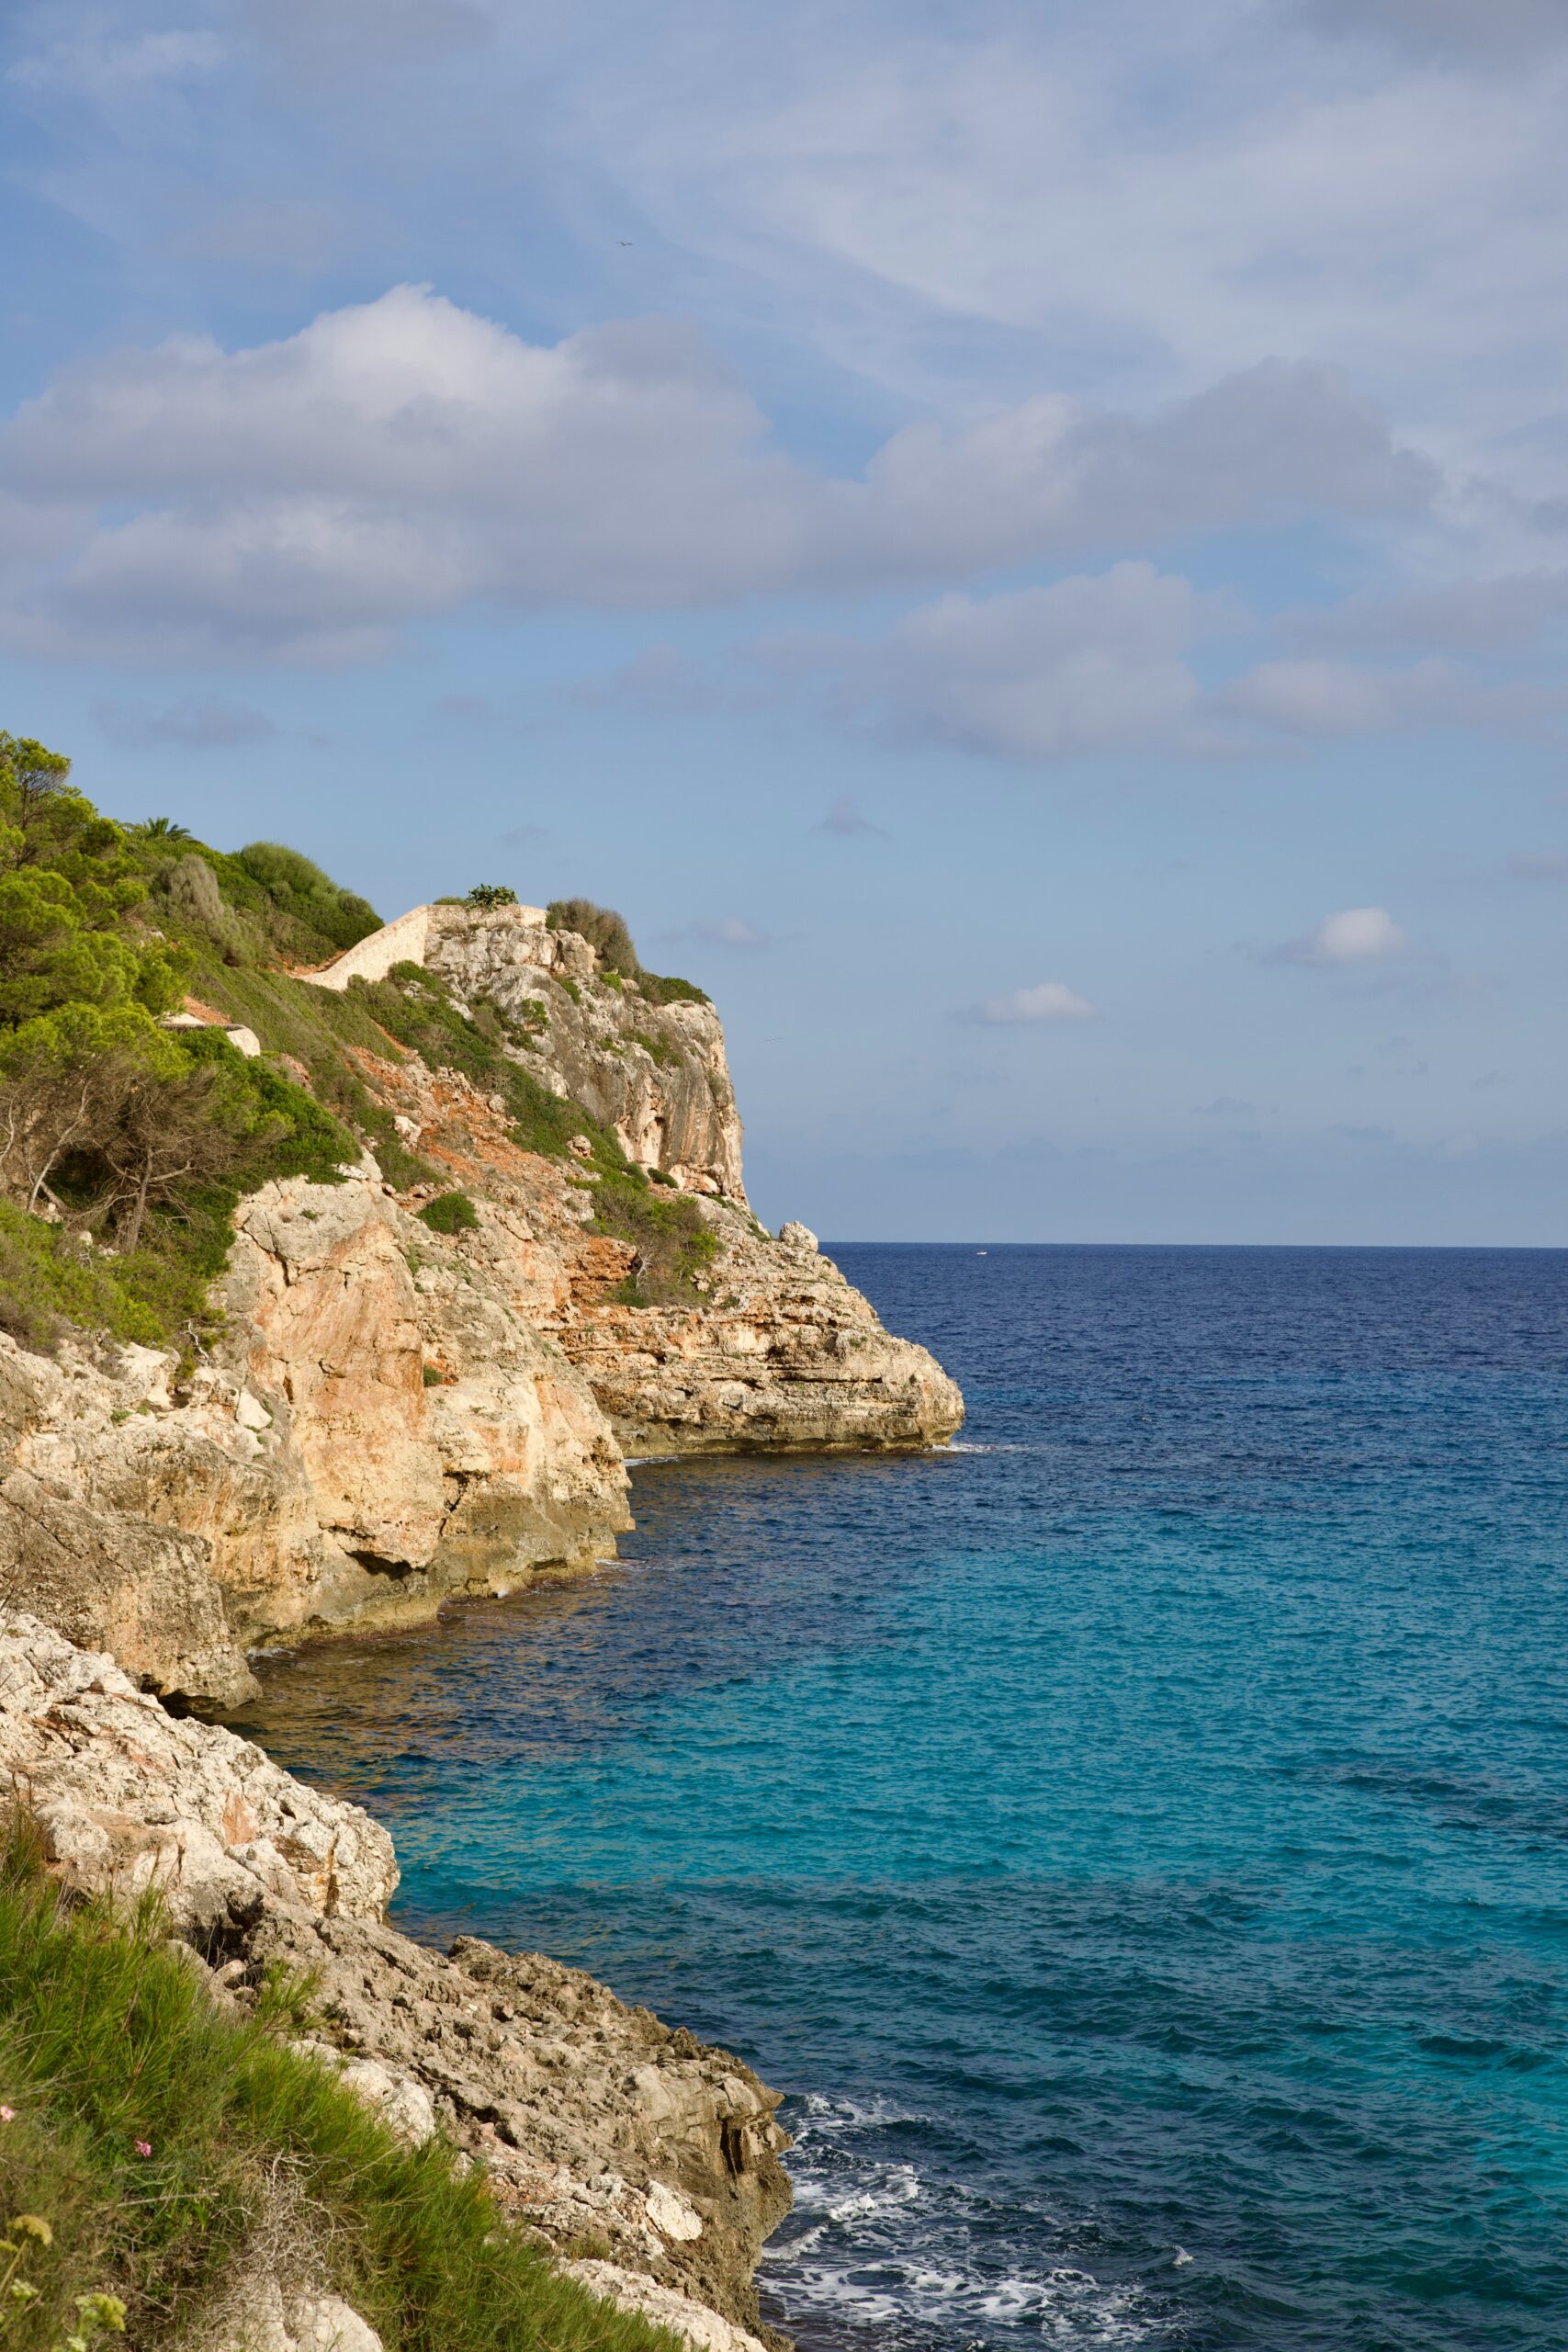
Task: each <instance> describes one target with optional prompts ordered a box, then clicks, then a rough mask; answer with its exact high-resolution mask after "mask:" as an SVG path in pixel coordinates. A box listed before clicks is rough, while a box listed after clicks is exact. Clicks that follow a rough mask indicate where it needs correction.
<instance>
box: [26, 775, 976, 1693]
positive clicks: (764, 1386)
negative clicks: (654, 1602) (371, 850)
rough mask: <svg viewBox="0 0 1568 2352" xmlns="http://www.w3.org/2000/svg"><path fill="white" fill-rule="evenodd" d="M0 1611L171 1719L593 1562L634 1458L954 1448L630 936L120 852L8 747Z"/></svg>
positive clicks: (139, 841)
mask: <svg viewBox="0 0 1568 2352" xmlns="http://www.w3.org/2000/svg"><path fill="white" fill-rule="evenodd" d="M0 820H3V828H0V860H3V861H4V863H3V865H0V1582H3V1583H4V1586H5V1588H6V1589H7V1590H8V1591H9V1594H10V1596H11V1597H12V1598H13V1599H15V1600H18V1601H20V1602H21V1603H22V1604H23V1605H25V1606H27V1607H29V1608H31V1609H33V1610H34V1611H36V1612H37V1613H39V1614H40V1615H42V1616H44V1617H45V1618H46V1619H48V1621H49V1622H51V1623H54V1624H56V1625H57V1626H58V1627H59V1628H60V1629H61V1630H62V1632H63V1633H65V1634H67V1635H69V1636H70V1637H71V1638H72V1639H74V1640H77V1641H81V1642H85V1643H88V1644H91V1645H101V1646H104V1647H107V1648H109V1649H111V1650H113V1651H114V1652H115V1654H116V1655H117V1656H118V1657H119V1658H120V1660H121V1662H122V1663H123V1664H124V1665H125V1666H126V1667H127V1668H128V1669H129V1670H130V1671H131V1672H132V1673H133V1674H134V1675H136V1676H138V1677H140V1678H141V1679H142V1680H143V1681H144V1682H145V1683H146V1684H147V1685H148V1687H150V1688H152V1689H155V1690H158V1691H163V1692H164V1693H165V1694H166V1695H168V1696H170V1697H179V1698H181V1699H183V1700H185V1701H187V1702H190V1701H200V1702H213V1703H220V1704H222V1703H230V1702H232V1701H234V1700H235V1699H236V1698H237V1697H238V1696H240V1695H241V1694H242V1693H243V1691H244V1689H245V1688H246V1687H247V1685H248V1680H249V1677H248V1671H247V1669H246V1668H245V1665H244V1652H245V1651H246V1649H248V1648H251V1647H254V1646H255V1645H257V1644H259V1643H264V1642H274V1641H277V1640H280V1639H281V1640H288V1639H297V1638H300V1637H302V1636H304V1635H306V1634H311V1633H314V1632H320V1631H324V1630H330V1629H331V1628H333V1627H334V1626H341V1625H346V1624H351V1623H410V1622H414V1621H417V1620H418V1619H419V1618H421V1617H423V1616H428V1615H429V1614H430V1613H431V1612H432V1611H434V1609H435V1608H437V1607H439V1606H440V1605H441V1603H442V1602H443V1601H444V1600H446V1599H447V1598H449V1597H452V1596H456V1595H461V1594H464V1593H482V1592H491V1591H497V1590H506V1589H511V1588H513V1587H514V1586H515V1585H517V1584H518V1583H520V1582H523V1581H525V1580H526V1579H527V1577H530V1576H532V1575H535V1574H537V1573H540V1572H542V1571H545V1570H549V1571H551V1572H558V1571H560V1570H562V1569H566V1568H571V1567H576V1566H584V1565H587V1564H589V1563H591V1562H592V1559H593V1558H594V1557H596V1556H603V1555H604V1554H605V1553H606V1552H608V1551H610V1550H612V1549H613V1548H614V1542H615V1534H616V1532H618V1531H619V1530H620V1529H622V1528H624V1527H625V1526H626V1524H627V1518H626V1470H625V1465H624V1458H623V1450H628V1451H635V1452H637V1453H648V1452H660V1453H668V1452H675V1451H690V1450H705V1449H714V1448H736V1447H757V1448H777V1447H812V1448H816V1447H824V1446H829V1447H866V1446H873V1447H890V1446H891V1447H897V1446H919V1445H923V1444H928V1443H931V1442H938V1441H940V1440H942V1439H943V1438H945V1437H946V1436H948V1435H950V1434H951V1432H952V1430H953V1429H954V1428H955V1427H956V1426H957V1424H958V1421H959V1419H961V1417H962V1410H963V1407H962V1400H961V1398H960V1397H959V1396H958V1393H957V1391H956V1389H955V1388H954V1387H953V1384H952V1383H951V1382H950V1381H949V1380H947V1379H946V1377H945V1375H944V1374H942V1371H941V1369H940V1367H939V1366H938V1365H937V1364H936V1363H934V1362H933V1361H932V1360H931V1357H930V1356H929V1355H928V1354H927V1353H926V1352H925V1351H924V1350H923V1349H919V1348H917V1347H914V1346H912V1345H910V1344H909V1343H908V1342H906V1341H903V1340H897V1339H894V1338H892V1337H890V1336H889V1335H888V1334H887V1333H886V1331H885V1330H884V1329H883V1328H882V1326H881V1324H880V1323H879V1322H878V1320H877V1317H876V1316H875V1314H874V1311H873V1309H872V1308H871V1306H869V1304H868V1303H867V1302H866V1300H864V1299H863V1297H862V1296H861V1295H860V1294H859V1293H858V1292H856V1291H854V1290H853V1289H852V1287H851V1286H850V1285H849V1284H848V1283H845V1282H844V1280H843V1278H842V1277H841V1275H840V1273H839V1272H838V1271H837V1269H836V1268H835V1267H833V1266H832V1264H831V1263H830V1262H829V1261H828V1260H827V1259H825V1258H823V1257H822V1256H821V1255H820V1254H819V1253H818V1250H817V1246H816V1242H815V1240H814V1238H813V1237H812V1236H811V1235H810V1234H808V1233H807V1231H806V1229H805V1227H801V1226H798V1225H790V1226H786V1227H784V1230H783V1233H782V1235H781V1236H780V1237H779V1238H776V1239H775V1238H773V1237H772V1236H770V1235H768V1234H767V1233H766V1232H765V1231H764V1230H763V1228H762V1227H761V1226H760V1225H759V1224H758V1223H757V1221H756V1219H755V1217H754V1216H753V1215H752V1213H751V1211H750V1206H749V1204H748V1203H747V1200H746V1195H745V1190H744V1182H743V1177H742V1172H741V1136H740V1126H739V1117H738V1114H737V1112H736V1106H735V1096H734V1091H733V1088H732V1085H731V1083H730V1078H729V1072H728V1062H727V1058H726V1054H725V1046H724V1035H723V1031H722V1028H721V1026H720V1023H719V1021H718V1017H717V1015H716V1012H715V1011H714V1008H713V1007H712V1005H711V1004H710V1003H709V1002H708V1001H707V999H706V998H705V996H704V994H703V993H702V991H701V990H700V989H695V988H694V987H692V986H691V985H690V984H689V983H687V982H684V981H682V980H678V979H671V978H664V977H660V976H656V975H652V974H649V973H648V972H647V971H646V970H645V969H644V968H643V967H642V965H641V962H640V960H639V958H638V957H637V952H636V949H635V946H634V944H633V943H632V940H631V937H630V935H629V933H628V932H627V930H626V925H625V924H624V922H621V920H620V918H619V917H618V916H616V915H615V914H613V913H612V912H611V911H610V910H605V909H602V908H598V907H595V906H593V905H592V904H591V903H590V902H586V901H581V900H578V901H572V902H570V903H568V904H566V905H560V906H556V907H553V908H550V909H548V910H544V909H529V908H525V907H521V906H519V905H518V904H517V902H516V901H515V899H514V898H513V894H512V893H511V892H510V891H507V890H503V889H500V888H495V887H491V886H480V887H479V888H476V889H475V890H474V891H472V892H471V893H470V894H469V897H468V899H467V900H465V901H444V902H440V903H438V904H436V905H434V906H430V907H426V908H422V909H417V910H413V911H412V914H410V915H408V916H405V917H402V918H400V919H399V921H398V922H396V923H395V924H394V925H392V926H389V927H387V928H386V929H385V931H384V930H383V926H381V925H380V923H379V922H378V917H377V914H376V912H375V910H373V909H372V908H370V907H369V906H368V905H367V903H366V902H365V900H364V899H360V898H358V897H356V896H355V895H354V894H353V893H352V892H348V891H345V890H344V889H342V888H339V887H338V886H337V885H336V884H334V883H333V881H332V880H331V879H330V878H329V877H328V876H325V875H324V874H322V873H321V871H320V869H319V868H317V867H316V866H314V865H311V864H310V861H309V860H307V859H305V858H303V857H301V856H299V854H297V853H295V852H293V851H291V850H288V849H286V848H283V847H280V846H279V845H277V844H275V843H266V842H256V843H253V844H251V845H250V846H248V847H246V848H244V849H243V850H241V851H239V852H238V853H235V854H230V853H226V852H222V851H217V850H213V849H211V848H209V846H208V845H206V844H205V843H202V842H196V841H193V840H191V839H189V838H187V837H186V836H184V835H182V834H181V833H180V832H179V831H178V829H177V828H175V827H173V826H171V825H169V824H168V823H166V822H164V821H163V820H152V821H150V822H148V823H146V824H142V825H140V826H130V827H126V826H120V825H118V824H116V823H114V822H113V821H111V820H107V819H105V818H103V817H102V816H100V815H99V813H98V812H97V811H96V809H94V808H93V807H92V805H91V803H90V802H89V801H87V800H86V799H85V797H83V796H82V795H80V794H79V793H78V792H76V791H75V789H74V788H73V786H72V784H71V782H70V777H69V771H68V766H67V763H65V762H64V761H63V760H62V759H61V758H60V757H58V756H57V755H55V754H52V753H51V752H47V751H45V750H44V749H43V748H42V747H41V746H39V745H38V744H35V743H29V742H25V741H17V740H16V739H13V738H10V737H4V738H0Z"/></svg>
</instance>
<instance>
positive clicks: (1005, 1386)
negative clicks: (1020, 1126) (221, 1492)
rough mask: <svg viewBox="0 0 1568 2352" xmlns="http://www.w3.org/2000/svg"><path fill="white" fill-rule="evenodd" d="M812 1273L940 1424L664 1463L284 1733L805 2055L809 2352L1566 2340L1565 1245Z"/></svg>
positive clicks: (759, 2059) (778, 2051) (449, 1921)
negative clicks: (955, 1397) (892, 1344)
mask: <svg viewBox="0 0 1568 2352" xmlns="http://www.w3.org/2000/svg"><path fill="white" fill-rule="evenodd" d="M833 1254H834V1255H835V1256H836V1258H837V1260H838V1262H839V1263H840V1265H841V1267H842V1268H843V1270H844V1272H845V1273H846V1274H847V1275H848V1276H849V1277H850V1279H851V1281H852V1282H854V1283H859V1284H860V1285H861V1286H862V1287H863V1289H864V1290H865V1291H866V1292H867V1293H868V1294H869V1295H870V1297H871V1298H872V1300H873V1301H874V1304H875V1305H876V1306H877V1308H878V1309H879V1311H880V1312H881V1314H882V1316H883V1318H884V1320H885V1321H886V1323H887V1324H888V1325H889V1327H890V1328H891V1329H893V1330H895V1331H897V1332H901V1333H904V1334H906V1335H908V1337H911V1338H915V1339H919V1340H924V1341H925V1342H926V1343H927V1344H928V1345H929V1346H930V1347H931V1349H933V1350H934V1351H935V1352H936V1354H937V1355H938V1356H939V1357H940V1358H941V1360H942V1363H943V1364H944V1365H946V1367H947V1368H948V1369H949V1370H950V1371H951V1372H952V1373H953V1374H954V1375H955V1376H956V1377H957V1379H958V1380H959V1381H960V1382H961V1383H962V1385H963V1387H964V1395H965V1397H966V1398H967V1401H968V1408H969V1417H968V1420H967V1422H966V1424H965V1427H964V1432H963V1437H962V1440H961V1442H959V1443H957V1444H955V1445H954V1446H953V1448H951V1449H950V1450H948V1451H945V1452H942V1453H934V1454H928V1455H924V1456H906V1457H893V1458H887V1457H878V1456H874V1455H852V1456H838V1457H829V1456H824V1457H819V1458H804V1457H802V1458H794V1459H779V1460H768V1459H765V1458H743V1459H737V1460H711V1461H695V1462H693V1461H685V1462H649V1463H645V1464H639V1465H638V1466H637V1470H636V1472H635V1476H634V1488H633V1501H634V1508H635V1510H636V1513H637V1532H636V1533H635V1534H634V1535H633V1536H631V1537H629V1538H627V1539H626V1541H625V1543H624V1544H623V1546H622V1550H621V1557H620V1558H619V1560H618V1561H616V1562H615V1563H614V1564H612V1565H607V1566H604V1567H603V1568H601V1570H600V1571H599V1572H598V1573H597V1574H596V1575H595V1576H593V1577H591V1578H590V1579H589V1580H587V1581H585V1582H581V1583H578V1584H575V1585H571V1586H559V1587H554V1588H548V1589H536V1590H534V1591H532V1592H525V1593H523V1594H521V1595H519V1596H517V1597H515V1598H513V1599H512V1600H502V1601H494V1602H488V1603H485V1604H482V1605H476V1606H470V1607H465V1608H462V1609H459V1610H455V1611H452V1612H451V1613H450V1614H449V1615H448V1616H447V1617H446V1619H445V1620H444V1621H443V1622H442V1623H441V1624H440V1625H439V1626H438V1627H436V1628H434V1629H433V1630H427V1631H424V1632H421V1633H418V1634H410V1635H404V1636H400V1637H396V1638H384V1639H380V1640H376V1641H361V1642H351V1643H342V1644H335V1645H331V1646H326V1647H322V1648H321V1649H318V1650H316V1651H314V1652H313V1653H308V1654H306V1655H305V1656H303V1657H299V1658H296V1659H293V1660H288V1661H282V1660H279V1661H276V1662H274V1663H272V1664H270V1665H268V1666H267V1667H266V1668H265V1675H264V1682H265V1690H264V1696H263V1699H262V1700H261V1702H259V1703H257V1704H256V1705H255V1706H254V1708H253V1710H252V1711H251V1712H250V1714H249V1715H248V1717H247V1727H248V1728H250V1729H252V1730H253V1731H254V1733H255V1735H256V1736H259V1737H261V1738H262V1739H263V1740H264V1741H265V1744H266V1745H267V1747H269V1748H270V1749H271V1750H272V1752H273V1753H274V1754H275V1755H276V1756H277V1757H278V1758H279V1759H280V1760H281V1761H282V1762H284V1763H286V1764H288V1765H289V1766H291V1767H292V1768H294V1769H295V1770H299V1771H300V1772H302V1773H303V1774H304V1775H305V1777H306V1778H308V1779H310V1780H312V1781H317V1782H318V1783H321V1784H323V1785H326V1786H330V1787H331V1788H333V1789H335V1790H337V1791H339V1792H346V1793H347V1794H349V1795H352V1796H354V1797H355V1798H357V1799H359V1800H360V1801H361V1802H362V1803H364V1804H367V1805H368V1806H369V1807H370V1808H371V1809H372V1810H373V1811H374V1812H375V1813H376V1814H377V1815H378V1816H379V1817H380V1818H381V1819H382V1820H383V1821H385V1822H386V1823H387V1824H388V1825H389V1827H390V1828H391V1830H392V1832H393V1834H394V1836H395V1838H396V1840H397V1845H398V1851H399V1854H400V1859H401V1863H402V1870H403V1882H402V1887H401V1891H400V1895H399V1897H398V1900H397V1904H396V1907H395V1910H394V1914H393V1917H394V1920H395V1922H396V1923H397V1924H399V1925H400V1926H401V1927H402V1928H405V1929H406V1930H408V1931H409V1932H410V1933H412V1934H414V1935H416V1936H419V1937H421V1938H424V1939H431V1940H437V1939H446V1938H448V1937H450V1936H451V1935H453V1934H454V1933H457V1932H466V1933H477V1934H479V1935H482V1936H486V1937H489V1938H491V1939H494V1940H495V1941H496V1942H498V1943H502V1944H505V1945H510V1946H519V1947H521V1946H527V1947H537V1948H541V1949H543V1950H545V1951H549V1952H553V1953H555V1954H556V1955H558V1957H559V1958H561V1959H563V1960H566V1961H569V1962H574V1963H577V1964H580V1965H581V1966H582V1967H585V1968H588V1969H591V1970H592V1972H593V1973H595V1974H596V1975H598V1976H600V1977H603V1978H604V1979H606V1980H607V1981H608V1982H609V1983H610V1984H611V1985H614V1986H615V1989H616V1991H617V1992H618V1993H620V1994H621V1995H622V1996H624V1997H625V1998H626V1999H627V2000H633V2001H643V2002H647V2003H648V2004H649V2005H650V2006H651V2007H654V2008H655V2009H657V2010H659V2011H660V2013H661V2014H662V2015H663V2016H664V2017H666V2018H669V2019H671V2021H680V2022H683V2023H685V2024H687V2025H690V2026H691V2027H693V2028H694V2030H696V2031H697V2032H698V2033H700V2034H701V2035H703V2036H704V2037H705V2038H707V2039H709V2040H712V2041H718V2042H720V2043H723V2044H725V2045H726V2046H727V2047H728V2048H730V2049H733V2050H735V2051H737V2052H739V2053H741V2054H742V2055H743V2056H744V2057H745V2058H746V2059H747V2060H748V2061H749V2062H750V2064H752V2065H753V2066H755V2067H756V2068H757V2070H758V2071H759V2073H760V2074H761V2075H762V2076H763V2077H764V2079H765V2080H767V2081H768V2082H770V2083H772V2084H773V2085H775V2086H778V2087H779V2088H780V2089H782V2090H784V2092H785V2093H786V2094H787V2097H786V2101H785V2105H784V2109H783V2115H784V2120H785V2122H786V2123H787V2125H788V2127H789V2129H790V2131H792V2132H793V2133H794V2135H795V2146H794V2150H793V2153H792V2154H791V2155H790V2157H789V2159H788V2163H789V2166H790V2170H791V2173H792V2175H793V2177H794V2183H795V2210H794V2211H793V2213H792V2214H791V2216H790V2218H789V2219H788V2221H787V2222H785V2223H784V2226H783V2227H782V2228H781V2229H780V2231H779V2232H778V2234H777V2236H776V2238H775V2239H774V2240H773V2244H772V2245H770V2247H769V2248H768V2250H767V2253H766V2256H765V2258H764V2262H763V2266H762V2269H761V2286H762V2290H763V2296H764V2306H765V2309H766V2311H767V2313H768V2315H769V2317H770V2318H771V2319H772V2320H773V2322H774V2323H775V2324H778V2325H779V2326H781V2327H784V2328H785V2329H786V2330H787V2331H788V2332H789V2333H790V2334H792V2335H794V2336H795V2338H796V2339H797V2340H798V2342H799V2343H800V2344H801V2345H802V2346H806V2347H807V2352H861V2347H866V2352H869V2347H872V2346H875V2347H878V2352H1015V2348H1016V2347H1024V2346H1042V2345H1043V2346H1050V2347H1053V2352H1079V2347H1086V2348H1087V2347H1090V2346H1093V2347H1111V2346H1115V2347H1134V2346H1136V2347H1141V2352H1220V2347H1245V2352H1562V2347H1563V2346H1568V1513H1565V1504H1568V1252H1553V1251H1524V1250H1520V1251H1511V1250H1290V1249H1280V1250H1253V1249H1235V1250H1223V1249H1214V1250H1206V1249H1120V1248H1117V1249H1112V1248H1105V1249H1095V1248H1045V1247H1042V1248H1025V1247H998V1246H991V1247H984V1246H981V1245H979V1244H975V1245H967V1246H962V1247H960V1246H951V1247H949V1246H942V1247H932V1248H903V1247H870V1246H864V1247H863V1246H854V1247H850V1246H843V1247H840V1248H839V1249H837V1250H835V1251H834V1253H833Z"/></svg>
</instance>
